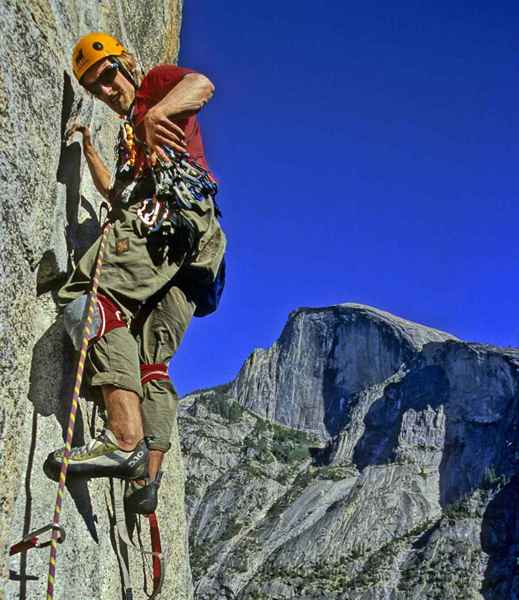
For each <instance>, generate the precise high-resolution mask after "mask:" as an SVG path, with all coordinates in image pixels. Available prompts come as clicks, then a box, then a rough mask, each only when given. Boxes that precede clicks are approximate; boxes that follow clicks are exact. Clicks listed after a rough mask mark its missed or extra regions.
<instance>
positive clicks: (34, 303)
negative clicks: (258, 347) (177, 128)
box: [0, 0, 192, 600]
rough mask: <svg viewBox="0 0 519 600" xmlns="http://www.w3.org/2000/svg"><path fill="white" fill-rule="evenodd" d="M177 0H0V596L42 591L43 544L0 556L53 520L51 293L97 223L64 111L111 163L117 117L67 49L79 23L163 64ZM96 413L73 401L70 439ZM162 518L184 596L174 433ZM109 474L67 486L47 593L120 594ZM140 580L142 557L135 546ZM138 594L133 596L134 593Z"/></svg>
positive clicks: (169, 587) (58, 333) (60, 393)
mask: <svg viewBox="0 0 519 600" xmlns="http://www.w3.org/2000/svg"><path fill="white" fill-rule="evenodd" d="M181 9H182V2H181V0H152V1H151V2H140V3H139V2H135V1H132V0H116V1H110V2H108V1H107V0H86V1H84V2H75V1H72V0H65V1H57V0H32V1H31V2H23V1H20V0H3V1H2V2H1V3H0V23H1V24H2V35H1V36H0V59H1V65H2V66H1V69H0V181H1V186H2V192H3V200H2V203H1V205H0V211H1V223H2V233H1V234H0V282H1V287H2V294H1V295H0V314H1V319H0V361H1V365H2V386H1V391H0V394H1V400H0V454H1V468H0V494H1V502H0V537H1V547H2V549H3V556H4V561H3V568H2V575H3V585H2V588H3V592H0V597H2V594H3V595H4V597H6V598H38V597H43V595H44V593H45V590H46V577H47V562H48V551H47V550H32V551H31V552H29V553H27V554H26V555H18V556H16V557H13V558H12V559H11V560H7V548H8V546H9V545H10V544H11V543H14V542H15V541H19V540H20V539H21V538H22V536H24V535H25V534H26V533H27V532H28V531H30V530H33V529H35V528H38V527H41V526H42V525H44V524H46V523H48V522H49V521H50V520H51V518H52V511H53V506H54V499H55V493H56V486H55V485H54V484H52V483H51V482H49V481H48V480H47V479H46V478H45V476H44V475H43V473H42V471H41V464H42V462H43V460H44V458H45V456H46V455H47V453H48V452H49V451H50V450H52V449H54V448H56V447H59V446H60V445H62V444H63V430H64V427H65V419H66V411H65V409H64V406H65V402H66V401H68V400H69V399H70V387H71V373H72V370H73V360H74V359H73V354H72V352H71V348H70V345H69V342H68V340H67V339H66V337H65V335H64V331H63V326H62V323H61V321H60V319H59V317H57V315H56V310H55V304H54V302H53V292H54V290H56V288H57V286H59V284H60V282H61V281H63V278H64V277H65V276H66V273H67V271H68V270H69V269H70V268H71V266H72V264H73V263H74V262H75V261H76V260H77V258H78V257H79V256H80V255H81V253H82V252H83V251H84V250H85V248H86V247H88V245H89V244H90V243H91V241H92V240H93V239H94V238H95V236H96V235H97V232H98V230H99V220H98V203H99V200H100V198H99V196H98V194H97V193H96V191H95V190H94V187H93V184H92V182H91V180H90V177H89V173H88V169H85V165H84V161H83V159H82V152H81V146H80V143H79V140H78V139H77V138H74V139H71V140H67V139H65V132H66V131H67V129H68V128H69V127H70V126H71V125H72V123H73V122H74V121H75V120H80V121H81V122H82V123H83V124H86V125H90V126H91V128H92V130H93V134H94V138H95V143H96V145H97V147H98V148H99V149H100V150H101V152H102V154H103V156H104V158H105V160H106V161H107V162H108V163H109V164H113V150H112V148H113V143H114V140H115V136H116V132H117V127H118V122H117V119H114V117H113V114H110V113H109V111H108V109H106V108H104V107H103V106H101V105H100V103H95V102H94V101H93V99H92V98H91V97H89V96H88V95H86V94H85V93H84V92H83V91H81V89H80V88H79V86H78V85H77V84H76V82H75V81H74V78H73V77H71V69H70V62H69V61H70V54H71V50H72V47H73V44H74V43H75V41H76V39H77V38H78V37H79V36H80V35H82V34H84V33H87V32H89V31H99V30H101V31H107V32H111V33H112V34H114V35H116V36H117V37H119V38H120V39H121V40H122V41H123V43H124V44H125V45H126V46H127V47H128V48H129V49H130V50H131V51H133V52H134V53H135V54H136V55H137V56H138V58H139V59H140V61H141V62H142V64H143V65H144V67H145V68H150V67H151V66H152V65H153V64H157V63H159V62H173V61H175V59H176V56H177V52H178V39H179V28H180V21H181ZM99 424H100V422H99V419H97V418H96V414H95V412H94V411H93V409H92V405H91V404H87V403H83V404H82V407H81V416H80V419H79V422H78V426H77V433H76V439H75V441H76V443H82V442H83V440H85V439H88V437H89V436H90V435H91V434H92V433H94V432H95V428H96V425H99ZM168 462H169V464H168V465H167V471H168V475H169V476H168V477H167V478H166V479H165V480H164V487H163V502H162V505H161V508H160V513H159V517H160V519H161V523H162V529H163V535H165V542H166V557H167V561H168V563H169V564H170V565H174V568H170V569H169V572H168V576H167V579H166V582H165V587H164V594H165V597H168V598H178V599H187V598H190V597H191V596H192V590H191V577H190V570H189V561H188V558H187V553H186V544H185V537H186V536H185V519H184V516H183V515H184V498H183V496H184V489H183V470H182V465H181V461H180V450H179V444H178V436H176V434H175V437H174V439H173V449H172V452H170V453H169V455H168ZM108 492H109V486H108V483H107V482H105V481H97V482H92V483H90V484H88V485H86V484H82V485H80V484H77V485H74V486H71V487H69V489H68V493H67V496H66V498H65V506H64V511H63V518H62V521H63V525H64V527H65V529H66V531H67V541H66V543H65V544H63V545H62V546H60V547H59V552H58V565H57V582H56V594H55V598H57V599H58V598H67V599H68V598H74V597H76V598H95V599H96V600H98V599H107V600H108V599H115V598H120V575H119V568H118V566H117V559H116V555H115V554H114V551H113V547H112V540H111V532H112V526H111V523H110V518H109V513H108V509H107V503H106V498H107V493H108ZM132 560H133V561H134V562H133V565H134V573H136V577H135V587H136V588H138V589H140V588H141V587H142V577H141V575H142V570H141V567H140V563H139V561H140V557H139V556H134V557H132ZM137 597H138V598H140V597H143V596H142V593H141V594H139V593H138V594H137Z"/></svg>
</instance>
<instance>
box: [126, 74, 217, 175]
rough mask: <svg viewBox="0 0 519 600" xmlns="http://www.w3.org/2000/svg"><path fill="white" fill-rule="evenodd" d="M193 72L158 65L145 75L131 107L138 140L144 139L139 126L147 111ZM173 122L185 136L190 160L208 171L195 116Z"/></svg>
mask: <svg viewBox="0 0 519 600" xmlns="http://www.w3.org/2000/svg"><path fill="white" fill-rule="evenodd" d="M194 72H195V71H193V70H191V69H185V68H183V67H176V66H175V65H158V66H157V67H154V68H153V69H151V71H149V72H148V73H147V74H146V76H145V77H144V79H143V80H142V83H141V86H140V87H139V89H138V90H137V91H136V92H135V104H134V107H133V122H134V123H135V129H136V133H137V137H138V138H140V139H141V140H142V139H143V138H144V132H143V128H142V127H140V124H141V122H142V119H143V118H144V115H145V114H146V113H147V112H148V110H149V109H150V108H151V107H152V106H154V105H155V104H157V102H160V100H162V98H164V96H165V95H166V94H167V93H168V92H170V91H171V90H172V89H173V88H174V87H175V86H176V85H177V83H179V82H180V80H181V79H182V78H183V77H184V75H187V74H188V73H194ZM174 122H175V123H176V124H177V125H179V126H180V127H181V128H182V129H183V130H184V133H185V134H186V143H187V151H188V152H189V154H190V156H191V158H192V159H193V160H195V161H196V162H197V163H198V164H199V165H200V166H201V167H203V168H204V169H206V170H207V171H209V167H208V166H207V161H206V158H205V153H204V144H203V142H202V134H201V132H200V126H199V125H198V120H197V118H196V115H192V116H190V117H188V118H187V119H179V120H178V121H174Z"/></svg>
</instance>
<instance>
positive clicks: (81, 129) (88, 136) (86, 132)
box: [65, 123, 92, 145]
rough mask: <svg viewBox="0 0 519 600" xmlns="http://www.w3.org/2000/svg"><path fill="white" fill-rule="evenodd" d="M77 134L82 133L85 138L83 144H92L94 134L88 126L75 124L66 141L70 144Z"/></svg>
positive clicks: (67, 134)
mask: <svg viewBox="0 0 519 600" xmlns="http://www.w3.org/2000/svg"><path fill="white" fill-rule="evenodd" d="M75 133H80V134H81V135H82V136H83V144H85V145H88V144H92V132H91V131H90V128H89V127H87V126H86V125H80V124H79V123H74V125H72V127H71V128H70V129H69V130H68V131H67V133H66V135H65V139H66V141H67V142H68V141H69V140H70V138H71V137H72V136H73V135H74V134H75Z"/></svg>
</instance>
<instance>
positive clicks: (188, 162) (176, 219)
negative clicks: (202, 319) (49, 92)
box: [44, 33, 226, 513]
mask: <svg viewBox="0 0 519 600" xmlns="http://www.w3.org/2000/svg"><path fill="white" fill-rule="evenodd" d="M72 65H73V72H74V75H75V77H76V79H77V80H78V81H79V83H80V84H81V86H82V87H83V88H84V89H85V90H87V91H88V92H90V93H91V94H93V96H95V97H96V98H98V99H99V100H101V101H102V102H104V103H105V104H106V105H107V106H108V107H109V108H110V109H112V110H113V111H114V112H116V113H117V114H118V115H119V116H120V117H121V118H122V125H121V129H120V133H119V139H118V144H117V157H116V158H117V162H116V168H115V175H114V178H113V184H112V183H111V177H110V173H109V171H108V169H107V167H106V166H105V164H104V163H103V161H102V159H101V157H100V156H99V154H98V153H97V151H96V149H95V148H94V145H93V143H92V136H91V133H90V130H89V129H88V128H87V127H84V126H82V125H79V124H77V125H76V126H75V127H74V129H73V131H78V132H79V133H81V134H82V139H83V151H84V154H85V158H86V161H87V164H88V167H89V170H90V173H91V175H92V179H93V182H94V185H95V186H96V188H97V190H98V191H99V192H100V194H101V195H102V196H103V197H104V198H105V199H106V200H107V201H108V202H109V204H110V213H109V222H110V224H111V228H110V230H109V233H108V241H107V244H106V250H105V257H104V259H103V263H102V271H101V276H100V284H99V294H98V300H97V307H96V316H97V319H98V329H97V332H96V336H95V337H94V338H93V339H92V340H91V342H90V346H89V351H88V357H87V363H86V372H87V376H88V383H89V384H90V386H92V388H94V389H97V390H100V391H101V396H102V399H103V401H104V407H105V409H106V416H107V422H106V429H105V430H104V431H103V432H102V433H101V434H100V435H99V436H97V437H96V438H94V439H93V440H92V441H91V442H90V443H89V444H87V445H85V446H80V447H75V448H73V449H72V453H71V456H70V462H69V467H68V472H69V474H70V475H72V476H74V475H76V476H86V477H104V476H106V477H120V478H127V479H129V480H130V483H131V485H130V487H129V492H130V493H129V496H128V498H127V505H128V506H129V507H130V509H131V510H134V511H135V512H142V513H151V512H153V511H154V510H155V507H156V505H157V488H158V485H159V482H160V476H161V470H160V468H161V464H162V461H163V458H164V454H165V452H167V450H168V449H169V447H170V437H171V433H172V428H173V426H174V421H175V416H176V403H177V395H176V392H175V390H174V388H173V386H172V384H171V382H170V380H169V377H168V370H167V365H168V362H169V360H170V359H171V357H172V355H173V354H174V353H175V352H176V350H177V348H178V346H179V344H180V341H181V339H182V337H183V335H184V333H185V331H186V328H187V326H188V324H189V322H190V320H191V318H192V317H193V315H194V314H198V313H204V312H209V311H211V310H213V309H214V306H213V304H214V303H216V302H217V299H218V297H219V294H220V293H221V283H222V280H223V268H222V267H223V255H224V252H225V245H226V239H225V235H224V233H223V231H222V229H221V227H220V225H219V222H218V219H217V217H218V215H219V212H218V209H217V208H216V206H215V201H214V197H213V196H214V194H215V191H216V185H215V183H214V179H213V178H212V177H211V175H210V174H209V170H208V167H207V163H206V159H205V156H204V149H203V144H202V137H201V132H200V128H199V125H198V122H197V119H196V113H198V112H199V110H200V109H201V108H202V107H203V106H204V105H205V104H206V103H207V102H208V101H209V100H210V98H211V96H212V95H213V92H214V87H213V85H212V83H211V82H210V81H209V79H208V78H207V77H205V76H204V75H201V74H198V73H195V72H193V71H191V70H190V69H185V68H181V67H176V66H173V65H159V66H157V67H154V68H152V69H151V70H150V71H149V72H148V73H147V74H146V75H145V76H144V77H143V75H142V72H141V70H140V68H139V66H138V64H137V61H136V59H135V57H134V56H133V55H132V54H130V53H129V52H128V51H127V50H126V49H125V48H124V47H123V46H122V44H121V43H120V42H119V41H118V40H116V39H115V38H113V37H112V36H110V35H107V34H104V33H91V34H88V35H86V36H84V37H82V38H80V40H79V41H78V42H77V44H76V45H75V47H74V49H73V53H72ZM179 157H180V158H179ZM173 167H175V168H177V169H180V170H182V169H184V170H183V171H182V173H188V175H187V176H186V179H185V181H186V182H187V183H188V184H189V185H191V187H189V186H187V187H186V185H185V183H184V182H183V181H181V182H180V183H179V179H178V177H177V176H173V175H171V173H173V171H171V169H173ZM179 172H181V171H178V170H177V171H174V173H176V174H177V175H178V173H179ZM174 182H176V183H174ZM193 182H194V183H193ZM168 186H169V187H168ZM197 186H198V187H197ZM188 188H189V189H188ZM186 190H187V192H186ZM189 190H191V194H189ZM193 190H195V191H193ZM175 193H176V194H177V196H178V199H177V200H176V201H175V202H173V196H174V195H175ZM186 194H187V196H186ZM99 243H100V240H99V239H98V240H97V241H96V242H95V243H94V244H93V245H92V246H91V247H90V248H89V250H88V251H87V252H86V253H85V254H84V255H83V257H82V258H81V260H80V261H79V262H78V264H77V265H76V267H75V270H74V272H73V273H72V275H71V276H70V278H69V279H68V281H67V282H66V283H65V285H64V286H63V287H62V288H61V290H60V291H59V294H58V301H59V303H60V305H61V306H62V307H63V308H64V320H65V326H66V328H67V331H68V332H69V334H70V335H71V337H72V339H73V341H74V337H75V334H77V330H78V327H79V326H78V323H79V324H80V323H81V319H82V316H83V313H84V307H85V304H86V297H87V296H86V295H87V294H88V291H89V286H90V280H91V277H92V271H93V266H94V263H95V259H96V255H97V252H98V248H99ZM215 290H216V291H215ZM212 303H213V304H212ZM205 304H209V305H210V306H209V308H206V307H205ZM197 311H198V312H197ZM76 341H77V340H76ZM63 452H64V450H63V449H61V450H56V451H54V452H52V453H51V454H49V456H48V457H47V460H46V461H45V465H44V470H45V472H46V473H47V475H48V476H49V477H52V478H56V477H57V476H58V474H59V469H60V466H61V462H62V458H63Z"/></svg>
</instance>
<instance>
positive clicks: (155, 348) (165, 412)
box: [136, 286, 195, 452]
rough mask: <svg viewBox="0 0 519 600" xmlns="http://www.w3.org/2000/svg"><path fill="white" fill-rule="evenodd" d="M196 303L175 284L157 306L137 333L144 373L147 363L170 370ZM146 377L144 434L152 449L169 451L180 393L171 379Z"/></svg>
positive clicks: (144, 384) (143, 408)
mask: <svg viewBox="0 0 519 600" xmlns="http://www.w3.org/2000/svg"><path fill="white" fill-rule="evenodd" d="M194 311H195V304H194V303H193V301H192V300H189V299H188V297H187V296H186V294H185V293H184V292H183V291H182V290H181V289H180V288H179V287H175V286H174V287H171V288H170V289H169V290H168V291H167V293H166V294H165V295H164V296H163V297H162V299H161V300H160V301H159V302H158V303H157V304H155V305H154V308H153V310H151V312H150V313H149V315H148V316H147V318H146V319H145V320H144V322H143V324H142V325H141V326H140V328H139V331H138V333H137V334H136V335H137V337H138V339H139V358H140V361H141V372H142V368H143V365H147V366H148V367H147V368H148V372H150V373H151V372H153V368H150V365H157V367H156V371H158V370H159V369H160V368H163V369H164V370H166V369H167V365H168V363H169V361H170V359H171V357H172V356H173V355H174V354H175V352H176V351H177V349H178V347H179V345H180V342H181V340H182V338H183V337H184V333H185V332H186V329H187V327H188V325H189V323H190V321H191V319H192V317H193V313H194ZM147 379H148V378H147V377H146V378H145V379H144V381H145V382H144V383H143V385H142V389H143V395H142V398H143V402H142V414H143V423H144V435H145V436H146V437H147V438H148V446H149V448H150V449H152V450H162V451H163V452H166V451H167V450H169V447H170V439H171V432H172V430H173V425H174V423H175V418H176V409H177V402H178V396H177V393H176V390H175V388H174V386H173V385H172V383H171V382H170V381H169V379H167V380H166V379H151V380H147Z"/></svg>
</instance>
